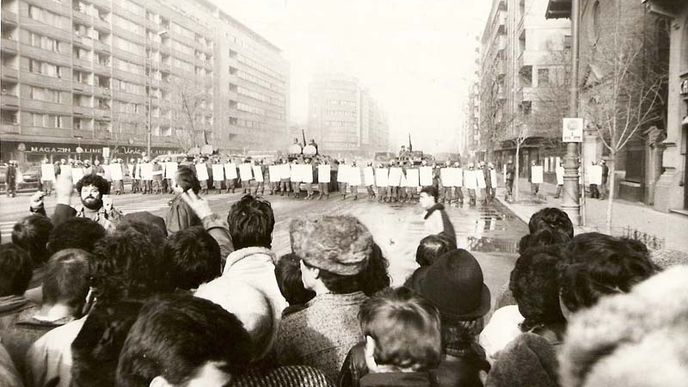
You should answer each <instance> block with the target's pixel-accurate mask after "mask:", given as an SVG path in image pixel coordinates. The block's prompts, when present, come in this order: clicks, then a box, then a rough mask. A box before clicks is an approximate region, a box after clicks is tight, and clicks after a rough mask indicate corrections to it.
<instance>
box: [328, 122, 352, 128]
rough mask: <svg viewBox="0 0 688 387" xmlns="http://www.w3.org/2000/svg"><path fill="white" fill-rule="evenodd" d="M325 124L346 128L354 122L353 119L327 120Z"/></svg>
mask: <svg viewBox="0 0 688 387" xmlns="http://www.w3.org/2000/svg"><path fill="white" fill-rule="evenodd" d="M325 124H326V125H327V126H330V127H339V128H344V127H349V126H351V124H352V122H351V121H325Z"/></svg>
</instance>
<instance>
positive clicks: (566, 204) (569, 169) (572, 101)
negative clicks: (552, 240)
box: [561, 0, 581, 226]
mask: <svg viewBox="0 0 688 387" xmlns="http://www.w3.org/2000/svg"><path fill="white" fill-rule="evenodd" d="M579 21H580V0H571V84H570V88H569V92H570V93H569V115H568V116H569V117H571V118H575V117H578V57H579V45H578V41H579V37H578V27H579ZM578 165H579V160H578V144H577V143H575V142H569V143H567V144H566V155H564V198H563V200H562V203H561V208H562V210H564V212H566V214H567V215H568V216H569V218H570V219H571V222H572V223H573V224H574V226H578V225H580V224H581V214H580V209H581V208H580V193H579V185H578Z"/></svg>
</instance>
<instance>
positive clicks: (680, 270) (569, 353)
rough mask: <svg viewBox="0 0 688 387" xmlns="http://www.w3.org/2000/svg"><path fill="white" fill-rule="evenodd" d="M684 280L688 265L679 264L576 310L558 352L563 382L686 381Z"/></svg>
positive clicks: (687, 291) (687, 287) (687, 286)
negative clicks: (626, 290)
mask: <svg viewBox="0 0 688 387" xmlns="http://www.w3.org/2000/svg"><path fill="white" fill-rule="evenodd" d="M686 278H688V266H676V267H674V268H671V269H669V270H667V271H665V272H663V273H660V274H656V275H655V276H653V277H651V278H649V279H647V280H646V281H644V282H642V283H640V284H638V285H637V286H636V287H635V288H633V290H631V292H630V293H628V294H621V295H617V296H609V297H605V298H603V299H602V300H600V301H599V303H598V304H597V305H595V306H594V307H592V308H590V309H587V310H584V311H581V312H578V313H576V314H575V315H574V316H573V318H572V319H571V321H570V323H569V326H568V331H567V334H566V340H565V342H564V346H563V347H562V349H561V351H560V366H561V367H560V376H561V382H562V385H563V386H565V387H571V386H678V385H685V383H686V380H688V369H686V366H685V365H686V364H687V363H688V281H686Z"/></svg>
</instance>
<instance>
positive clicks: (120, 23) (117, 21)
mask: <svg viewBox="0 0 688 387" xmlns="http://www.w3.org/2000/svg"><path fill="white" fill-rule="evenodd" d="M112 24H113V25H114V26H115V27H119V28H121V29H123V30H125V31H130V32H132V33H135V34H136V35H141V36H143V34H144V29H143V26H142V25H140V24H136V23H134V22H132V21H129V20H127V19H125V18H123V17H121V16H119V15H113V18H112Z"/></svg>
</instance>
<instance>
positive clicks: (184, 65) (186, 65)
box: [172, 58, 194, 73]
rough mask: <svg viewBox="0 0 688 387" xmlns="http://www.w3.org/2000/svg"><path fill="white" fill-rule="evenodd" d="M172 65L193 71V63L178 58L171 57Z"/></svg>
mask: <svg viewBox="0 0 688 387" xmlns="http://www.w3.org/2000/svg"><path fill="white" fill-rule="evenodd" d="M172 65H173V66H175V67H179V68H180V69H182V70H184V71H187V72H190V73H192V72H193V71H194V65H193V64H191V63H189V62H187V61H184V60H181V59H179V58H172Z"/></svg>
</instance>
